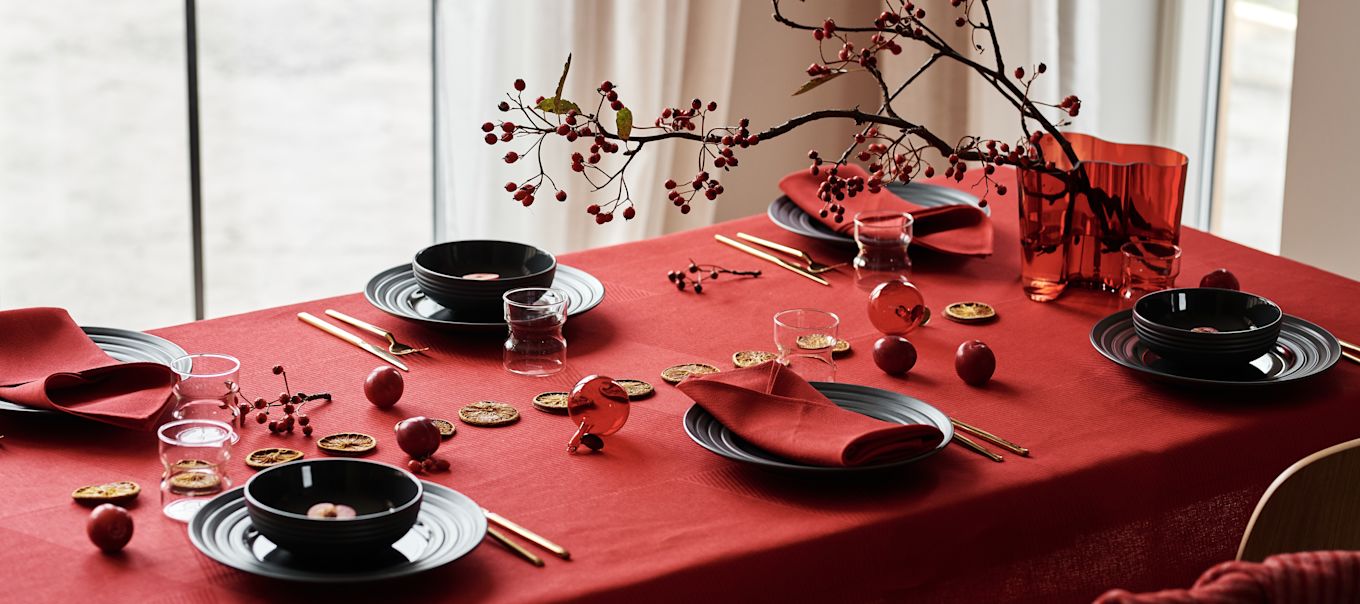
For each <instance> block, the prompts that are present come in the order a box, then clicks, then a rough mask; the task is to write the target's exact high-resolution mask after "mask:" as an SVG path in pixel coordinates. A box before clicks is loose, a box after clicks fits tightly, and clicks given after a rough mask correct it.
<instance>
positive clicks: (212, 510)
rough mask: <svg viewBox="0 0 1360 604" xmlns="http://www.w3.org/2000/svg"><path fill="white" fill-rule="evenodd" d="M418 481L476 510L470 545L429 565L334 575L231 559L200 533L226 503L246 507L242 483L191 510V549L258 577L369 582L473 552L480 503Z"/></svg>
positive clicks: (481, 526) (481, 534) (479, 531)
mask: <svg viewBox="0 0 1360 604" xmlns="http://www.w3.org/2000/svg"><path fill="white" fill-rule="evenodd" d="M421 482H422V483H424V486H425V493H426V494H427V495H428V494H434V495H435V496H436V497H438V498H442V499H445V500H448V501H451V502H452V503H454V504H456V505H459V506H460V507H467V508H468V509H469V510H475V511H476V513H471V514H469V515H468V516H467V518H468V519H470V520H471V521H472V525H473V531H472V533H471V535H472V536H471V537H469V539H468V543H469V544H470V545H469V546H468V547H466V548H465V549H463V551H458V548H454V550H452V551H453V552H454V553H452V554H444V555H445V556H448V559H447V560H444V561H441V562H438V563H437V564H433V565H432V566H428V567H424V568H418V569H412V568H410V566H411V564H407V565H401V566H400V567H399V568H400V569H404V570H396V571H393V570H392V569H389V572H385V573H379V574H376V575H365V574H355V573H353V572H346V573H338V574H334V575H330V574H321V573H301V574H297V575H290V574H287V573H281V572H277V571H274V570H272V568H273V567H270V566H268V565H265V564H263V563H259V565H258V566H256V565H248V564H243V563H239V562H236V561H234V560H231V559H230V558H229V557H228V556H226V555H225V554H224V553H223V551H222V550H221V549H219V548H218V547H217V544H216V542H215V541H214V542H212V543H208V542H205V541H204V540H203V536H202V534H201V533H203V532H205V530H206V529H208V528H213V529H214V530H215V529H216V526H213V527H208V526H207V523H208V517H209V516H211V515H215V514H218V513H220V512H222V511H223V510H225V509H226V508H227V507H228V506H232V505H234V504H235V502H236V501H237V500H240V501H241V502H242V503H240V506H241V507H242V508H244V507H245V503H244V500H245V486H244V485H242V486H239V487H236V488H233V489H230V490H228V491H226V492H223V493H222V494H220V495H218V496H216V497H214V498H212V499H211V500H209V501H208V503H207V504H206V505H204V506H203V508H202V509H201V510H199V512H198V513H196V514H194V517H193V519H191V520H190V521H189V526H188V533H189V541H190V542H191V543H193V546H194V549H197V550H198V552H199V553H200V554H203V555H204V556H207V557H208V558H210V559H212V560H213V561H214V562H217V563H218V564H221V565H223V566H226V567H228V568H232V569H235V570H238V571H240V572H243V573H247V574H250V575H254V576H257V577H267V578H271V579H278V580H281V581H289V582H294V583H371V582H374V581H384V580H388V579H396V578H400V577H408V576H411V575H417V574H420V573H424V572H428V571H432V570H435V569H437V568H442V567H444V566H447V565H448V564H451V563H453V562H456V561H458V560H460V559H462V558H464V557H466V556H467V555H469V554H471V553H472V552H474V551H476V550H477V548H478V547H481V545H482V542H483V541H484V540H485V539H486V529H487V520H486V515H485V514H482V513H481V512H480V510H481V506H480V505H479V504H478V503H477V502H476V501H474V500H473V499H472V498H471V497H468V496H467V495H465V494H463V493H462V492H459V491H457V490H455V489H453V488H450V487H446V486H444V485H441V484H438V483H434V482H430V481H428V480H422V481H421ZM422 507H423V504H422ZM474 537H475V538H474Z"/></svg>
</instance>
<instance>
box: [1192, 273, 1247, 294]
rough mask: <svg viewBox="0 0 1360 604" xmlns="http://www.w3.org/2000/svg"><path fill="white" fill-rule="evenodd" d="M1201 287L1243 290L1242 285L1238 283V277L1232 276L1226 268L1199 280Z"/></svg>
mask: <svg viewBox="0 0 1360 604" xmlns="http://www.w3.org/2000/svg"><path fill="white" fill-rule="evenodd" d="M1199 286H1200V287H1217V288H1219V289H1239V290H1240V289H1242V285H1241V284H1240V283H1238V282H1237V275H1234V274H1232V271H1229V270H1228V269H1226V268H1220V269H1218V270H1216V271H1214V272H1212V273H1209V274H1207V275H1205V276H1204V278H1203V279H1200V280H1199Z"/></svg>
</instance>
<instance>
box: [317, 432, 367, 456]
mask: <svg viewBox="0 0 1360 604" xmlns="http://www.w3.org/2000/svg"><path fill="white" fill-rule="evenodd" d="M377 446H378V439H376V438H373V437H372V436H369V435H367V434H360V433H358V432H341V433H339V434H332V435H330V436H326V437H323V438H322V439H321V440H318V441H316V448H318V449H321V450H322V451H324V452H325V453H327V454H329V455H341V456H347V457H356V456H360V455H367V454H369V453H370V452H372V451H373V448H374V447H377Z"/></svg>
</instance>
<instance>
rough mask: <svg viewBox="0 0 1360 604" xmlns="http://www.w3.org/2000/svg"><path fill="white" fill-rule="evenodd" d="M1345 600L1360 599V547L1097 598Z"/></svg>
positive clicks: (1166, 602)
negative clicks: (1158, 588)
mask: <svg viewBox="0 0 1360 604" xmlns="http://www.w3.org/2000/svg"><path fill="white" fill-rule="evenodd" d="M1195 602H1215V603H1220V604H1249V603H1253V604H1254V603H1257V602H1276V603H1279V604H1290V603H1298V604H1343V603H1352V602H1360V552H1351V551H1327V552H1301V553H1297V554H1279V555H1275V556H1271V557H1269V558H1266V560H1265V562H1260V563H1256V562H1224V563H1222V564H1219V565H1217V566H1215V567H1213V568H1211V569H1209V570H1207V571H1205V572H1204V574H1203V575H1200V578H1199V580H1198V581H1196V582H1195V586H1194V587H1191V588H1190V589H1168V590H1164V591H1158V592H1153V593H1144V594H1133V593H1129V592H1127V591H1124V590H1122V589H1116V590H1111V591H1109V592H1106V593H1105V594H1104V595H1102V596H1100V597H1099V598H1097V599H1096V604H1173V603H1175V604H1181V603H1184V604H1190V603H1195Z"/></svg>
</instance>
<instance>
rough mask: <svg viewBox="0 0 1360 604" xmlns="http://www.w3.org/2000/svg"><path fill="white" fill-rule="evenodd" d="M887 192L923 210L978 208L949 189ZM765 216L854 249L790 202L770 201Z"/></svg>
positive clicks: (910, 187) (916, 186) (908, 187)
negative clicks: (958, 207) (934, 208)
mask: <svg viewBox="0 0 1360 604" xmlns="http://www.w3.org/2000/svg"><path fill="white" fill-rule="evenodd" d="M888 190H889V191H891V192H892V193H893V194H894V195H896V196H898V197H901V198H902V199H905V200H907V201H910V202H911V203H914V204H916V205H918V206H921V207H926V208H933V207H936V206H947V205H971V206H976V205H978V198H977V196H976V195H972V194H970V193H967V192H964V191H960V190H958V189H955V188H952V187H942V186H940V185H931V184H926V183H917V182H912V183H907V184H891V185H888ZM982 211H983V212H984V213H986V214H987V215H989V216H990V215H991V213H992V207H991V206H987V207H984V208H982ZM766 214H768V215H769V216H770V220H771V221H772V222H774V223H775V224H776V225H778V226H779V227H780V228H782V229H784V230H786V231H789V232H792V233H797V234H799V235H803V236H806V237H811V238H813V239H821V240H823V241H834V242H837V243H846V244H850V245H854V243H855V238H854V237H853V236H851V235H850V234H848V233H847V234H843V233H837V232H836V231H833V230H831V228H830V227H828V226H826V225H824V224H822V223H821V222H819V221H818V220H817V219H816V218H813V217H812V216H811V215H810V214H808V213H807V212H804V211H803V209H802V208H800V207H798V204H795V203H793V200H792V199H789V198H788V197H782V196H781V197H780V198H779V199H776V200H774V202H773V203H771V204H770V208H769V209H768V210H766ZM848 219H849V218H847V220H848Z"/></svg>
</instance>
